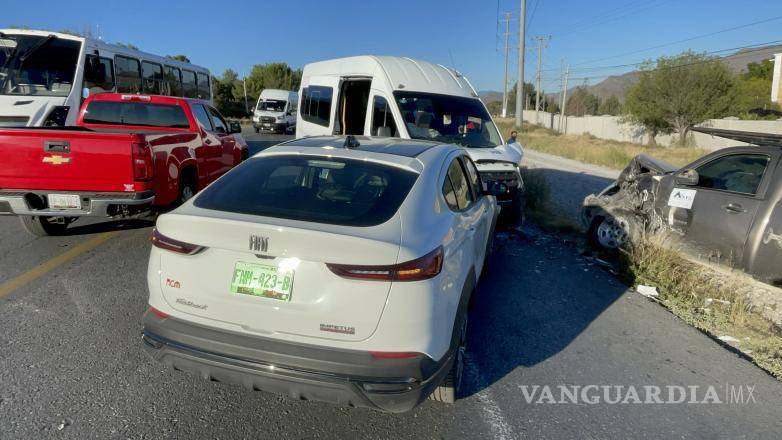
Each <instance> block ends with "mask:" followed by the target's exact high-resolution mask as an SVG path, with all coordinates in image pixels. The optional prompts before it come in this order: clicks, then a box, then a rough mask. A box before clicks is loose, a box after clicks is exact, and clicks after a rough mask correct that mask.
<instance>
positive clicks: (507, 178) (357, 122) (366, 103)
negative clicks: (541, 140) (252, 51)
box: [296, 56, 524, 222]
mask: <svg viewBox="0 0 782 440" xmlns="http://www.w3.org/2000/svg"><path fill="white" fill-rule="evenodd" d="M299 96H300V97H301V102H300V108H299V113H298V115H297V118H296V137H306V136H318V135H332V134H339V135H363V136H375V137H399V138H405V139H425V140H432V141H441V142H448V143H455V144H459V145H462V146H463V147H465V149H466V150H467V152H468V154H469V155H470V157H471V158H472V159H473V161H474V162H475V164H476V166H477V167H478V171H479V173H480V174H481V176H482V178H483V180H491V181H500V182H502V183H504V184H506V185H507V187H508V191H507V193H506V194H505V195H504V196H500V197H498V201H499V203H500V204H502V205H504V206H503V211H505V212H506V213H509V215H510V218H509V220H510V221H511V222H517V221H519V220H520V219H521V209H522V203H521V200H522V193H523V188H524V185H523V182H522V179H521V174H520V173H519V166H520V164H521V159H522V156H523V154H524V151H523V150H522V147H521V145H520V144H519V143H512V144H506V143H505V141H503V139H502V136H501V134H500V132H499V130H498V129H497V126H496V125H495V124H494V121H493V120H492V118H491V115H489V112H488V111H487V109H486V106H484V105H483V102H481V100H480V99H478V94H477V93H476V92H475V89H473V87H472V85H471V84H470V82H469V81H468V80H467V78H465V77H464V76H463V75H462V74H460V73H459V72H457V71H456V70H453V69H450V68H447V67H444V66H442V65H439V64H433V63H429V62H426V61H419V60H413V59H410V58H402V57H388V56H356V57H349V58H339V59H334V60H328V61H319V62H315V63H311V64H307V65H306V66H304V72H303V75H302V80H301V89H300V90H299Z"/></svg>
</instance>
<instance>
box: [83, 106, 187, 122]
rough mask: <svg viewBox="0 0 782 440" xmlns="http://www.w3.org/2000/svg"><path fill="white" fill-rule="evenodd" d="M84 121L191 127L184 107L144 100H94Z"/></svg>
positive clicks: (85, 113)
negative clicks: (151, 102)
mask: <svg viewBox="0 0 782 440" xmlns="http://www.w3.org/2000/svg"><path fill="white" fill-rule="evenodd" d="M84 123H85V124H104V125H136V126H144V127H162V128H190V122H188V120H187V116H186V115H185V111H184V109H182V107H180V106H178V105H164V104H149V103H142V102H117V101H92V102H90V103H89V105H87V109H86V110H85V111H84Z"/></svg>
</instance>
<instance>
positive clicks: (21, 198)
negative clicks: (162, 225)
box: [0, 94, 247, 235]
mask: <svg viewBox="0 0 782 440" xmlns="http://www.w3.org/2000/svg"><path fill="white" fill-rule="evenodd" d="M238 131H240V128H238V127H235V126H232V127H230V128H229V125H228V124H227V123H225V121H224V120H223V119H222V117H221V116H220V115H219V113H217V111H216V110H214V108H212V107H211V106H209V105H208V103H204V102H201V101H198V100H189V99H183V98H171V97H162V96H144V95H120V94H99V95H94V96H91V97H89V98H88V99H87V100H86V101H85V103H84V106H83V108H82V111H81V113H80V116H79V119H78V120H77V126H76V127H62V128H59V127H58V128H32V127H31V128H8V129H0V155H2V156H3V157H4V159H5V160H3V161H2V163H0V215H2V214H5V215H18V216H20V217H21V219H22V224H23V225H24V226H25V227H26V228H27V230H28V231H30V232H32V233H34V234H38V235H51V234H58V233H61V232H63V231H64V230H65V228H66V227H67V225H68V224H69V223H71V222H73V221H74V220H75V219H77V218H79V217H84V216H99V217H117V216H120V217H126V216H131V215H136V214H139V213H141V212H144V211H148V210H149V209H151V208H152V207H153V206H160V207H165V206H168V205H171V204H173V203H175V202H177V201H182V200H184V199H186V198H188V197H190V196H192V195H193V194H195V192H196V191H198V190H200V189H202V188H203V187H205V186H206V185H207V184H209V183H210V182H211V181H213V180H214V179H216V178H217V177H219V176H220V175H222V174H223V173H225V172H226V171H228V170H229V169H231V168H232V167H233V166H235V165H236V164H238V163H239V162H241V160H242V159H244V158H245V157H246V156H247V144H246V143H245V142H244V140H243V139H242V138H241V136H240V135H238V134H237V133H238Z"/></svg>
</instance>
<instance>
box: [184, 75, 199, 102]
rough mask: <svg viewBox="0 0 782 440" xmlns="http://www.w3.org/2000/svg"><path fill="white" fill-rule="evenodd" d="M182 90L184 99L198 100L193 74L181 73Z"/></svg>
mask: <svg viewBox="0 0 782 440" xmlns="http://www.w3.org/2000/svg"><path fill="white" fill-rule="evenodd" d="M182 90H183V94H184V95H185V98H198V88H197V87H196V74H195V72H193V71H190V70H183V71H182Z"/></svg>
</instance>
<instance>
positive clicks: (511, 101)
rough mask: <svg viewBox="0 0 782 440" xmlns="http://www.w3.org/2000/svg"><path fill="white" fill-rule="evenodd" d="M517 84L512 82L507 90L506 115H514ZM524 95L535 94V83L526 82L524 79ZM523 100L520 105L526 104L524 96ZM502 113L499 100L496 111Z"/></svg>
mask: <svg viewBox="0 0 782 440" xmlns="http://www.w3.org/2000/svg"><path fill="white" fill-rule="evenodd" d="M517 85H518V84H516V83H514V84H513V87H511V89H510V90H508V116H514V115H516V89H517V87H516V86H517ZM524 95H525V96H533V95H535V85H534V84H532V83H528V82H526V81H524ZM523 99H525V101H522V105H525V104H526V98H523ZM499 113H502V101H500V110H499V112H498V114H499Z"/></svg>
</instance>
